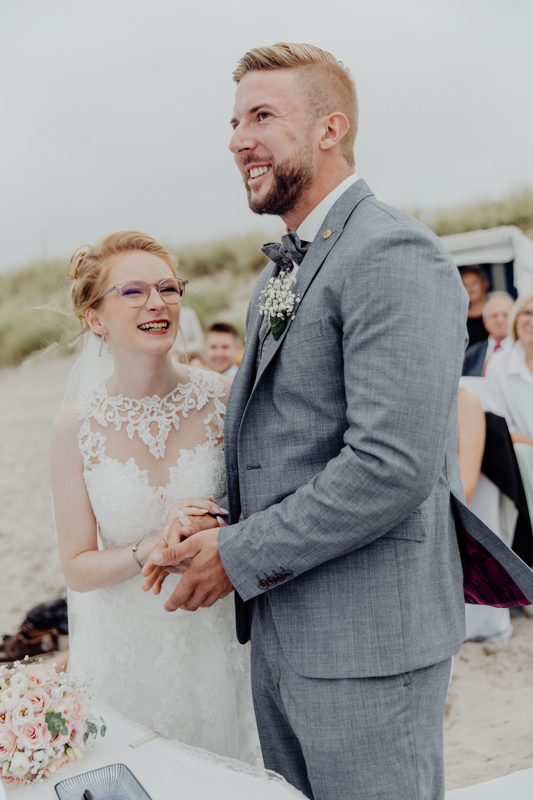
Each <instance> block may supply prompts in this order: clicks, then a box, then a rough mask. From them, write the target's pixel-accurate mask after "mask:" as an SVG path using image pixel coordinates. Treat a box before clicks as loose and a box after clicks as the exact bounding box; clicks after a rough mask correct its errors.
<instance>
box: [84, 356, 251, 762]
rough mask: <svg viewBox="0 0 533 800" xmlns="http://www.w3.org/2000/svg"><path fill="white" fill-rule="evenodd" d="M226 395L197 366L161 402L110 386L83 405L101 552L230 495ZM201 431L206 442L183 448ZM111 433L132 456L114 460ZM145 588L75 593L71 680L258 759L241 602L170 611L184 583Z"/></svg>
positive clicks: (148, 719)
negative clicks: (181, 508)
mask: <svg viewBox="0 0 533 800" xmlns="http://www.w3.org/2000/svg"><path fill="white" fill-rule="evenodd" d="M223 396H224V385H223V383H222V381H221V379H220V377H219V376H218V375H217V373H210V372H206V371H203V370H190V383H188V384H185V385H179V386H177V387H176V389H175V390H174V391H172V392H171V393H170V394H169V395H167V396H166V397H165V398H162V399H160V398H158V397H151V398H145V399H143V400H141V401H138V400H130V399H128V398H124V397H121V396H118V397H110V396H109V395H108V392H107V389H106V387H105V386H99V387H97V388H96V389H95V390H93V391H91V392H89V393H87V394H86V395H83V396H82V397H81V398H80V400H79V402H78V405H77V411H78V416H79V419H80V430H79V435H78V442H79V447H80V452H81V454H82V457H83V464H84V473H83V475H84V480H85V484H86V487H87V492H88V495H89V499H90V501H91V506H92V509H93V512H94V514H95V517H96V520H97V522H98V530H99V536H100V540H101V546H102V547H103V548H105V549H108V548H113V547H123V546H125V545H129V544H131V543H133V542H136V541H138V540H139V539H140V538H141V537H143V538H144V537H147V536H150V535H152V534H153V533H156V532H157V531H159V530H160V529H161V527H162V526H163V523H164V520H165V518H166V515H167V512H168V509H169V507H170V505H171V504H172V503H173V502H175V501H176V500H180V499H186V498H190V497H207V496H213V497H215V498H218V497H221V496H222V495H223V494H224V490H225V474H224V452H223V444H222V433H223V423H224V411H225V406H224V403H223V401H222V398H223ZM198 412H200V415H198ZM192 424H194V425H195V426H196V427H195V430H194V437H193V438H195V439H196V442H197V443H196V444H195V446H194V447H189V448H183V447H180V446H179V445H180V442H181V441H182V437H183V435H184V434H185V433H186V431H187V429H189V430H190V426H191V425H192ZM150 426H153V428H152V430H150ZM154 429H155V430H154ZM197 434H198V436H197ZM111 436H112V437H113V445H114V446H115V447H117V446H118V445H120V452H121V453H122V454H123V456H124V458H123V459H120V458H112V457H111V456H110V454H109V452H108V451H109V445H110V441H111V440H110V437H111ZM202 438H203V441H202ZM136 440H137V446H138V448H139V447H141V450H140V451H139V449H138V450H137V451H136V452H137V453H139V452H140V453H142V452H145V453H148V451H149V453H150V458H149V459H148V460H147V462H145V461H143V464H142V465H140V464H138V463H137V461H136V459H135V458H134V457H131V456H130V455H129V453H131V450H132V446H133V444H135V442H136ZM139 440H140V441H141V442H142V445H139ZM128 442H130V443H132V444H128ZM170 445H171V446H170ZM150 459H151V462H150ZM146 463H151V464H152V465H155V464H160V465H161V466H162V467H164V468H165V469H166V470H167V474H168V481H167V482H166V483H165V485H163V486H153V485H151V484H150V472H151V468H150V467H148V468H144V465H145V464H146ZM142 580H143V579H142V577H141V576H140V575H139V576H136V577H134V578H132V579H131V580H128V581H125V582H124V583H121V584H119V585H118V586H112V587H109V588H106V589H98V590H94V591H92V592H88V593H86V594H83V595H76V600H75V612H74V613H75V624H74V630H75V633H74V636H73V639H72V641H71V655H70V662H69V672H71V673H72V674H74V675H77V676H79V677H88V678H89V679H90V680H91V683H92V687H93V693H94V694H95V698H96V699H97V700H98V701H100V702H103V703H107V704H108V705H110V706H112V707H113V708H116V709H117V711H119V712H120V713H122V714H124V715H125V716H127V717H129V718H130V719H134V720H136V721H138V722H140V723H141V724H143V725H146V726H147V727H149V728H151V729H152V730H157V731H159V732H161V733H162V734H163V735H165V736H167V737H170V738H175V739H178V740H179V741H181V742H184V743H186V744H189V745H192V746H195V747H203V748H205V749H207V750H210V751H212V752H215V753H218V754H219V755H221V756H229V757H232V758H238V759H241V760H244V761H247V762H248V763H252V764H254V763H256V764H257V763H261V759H260V749H259V742H258V738H257V731H256V728H255V719H254V715H253V708H252V700H251V691H250V674H249V669H250V668H249V650H248V648H247V647H242V646H241V645H239V644H238V643H237V640H236V636H235V627H234V626H235V619H234V601H233V596H232V595H230V596H229V597H227V598H225V599H224V600H222V601H219V602H217V603H216V604H215V605H214V606H212V607H211V608H201V609H199V610H198V611H196V612H195V613H194V614H191V613H188V612H186V611H180V610H178V611H177V612H174V613H173V614H169V613H168V612H166V611H165V610H164V608H163V605H164V602H165V600H166V598H167V597H168V596H170V594H171V593H172V591H173V589H174V588H175V586H176V583H177V581H179V576H174V575H170V576H169V577H168V578H167V580H166V582H165V584H164V585H163V589H162V595H160V596H158V597H156V596H154V595H153V594H151V593H144V592H143V591H142V589H141V585H142Z"/></svg>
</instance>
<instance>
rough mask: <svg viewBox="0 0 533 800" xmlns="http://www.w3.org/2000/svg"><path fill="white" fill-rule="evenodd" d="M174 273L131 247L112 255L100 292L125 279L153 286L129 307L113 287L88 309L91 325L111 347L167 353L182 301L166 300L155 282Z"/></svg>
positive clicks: (125, 280)
mask: <svg viewBox="0 0 533 800" xmlns="http://www.w3.org/2000/svg"><path fill="white" fill-rule="evenodd" d="M174 277H175V276H174V274H173V272H172V270H171V269H170V267H169V266H168V264H166V263H165V262H164V261H163V259H161V258H159V257H158V256H155V255H153V254H152V253H146V252H143V251H141V250H134V251H131V252H129V253H121V254H120V255H117V256H114V257H113V259H112V260H111V269H110V271H109V275H108V276H107V280H106V282H105V285H104V287H103V289H102V293H103V292H105V291H106V290H107V289H111V287H112V286H119V285H120V284H123V283H125V282H127V281H144V283H147V284H148V285H149V286H151V287H152V289H151V292H150V297H149V298H148V301H147V302H146V304H145V305H144V306H141V307H140V308H132V307H130V306H128V305H126V303H124V301H123V300H122V298H121V297H120V292H119V291H118V290H115V291H112V292H110V293H109V294H108V295H106V296H105V297H104V298H103V299H102V300H101V301H100V304H99V305H98V307H97V308H96V309H89V311H88V312H87V321H88V323H89V325H90V327H91V328H92V330H93V331H94V332H95V333H97V334H98V335H100V333H104V334H105V337H106V339H107V341H108V342H109V345H110V347H111V349H112V350H116V349H117V348H119V349H125V350H128V351H132V350H133V351H143V352H150V353H153V354H164V353H167V352H168V351H169V350H170V349H171V348H172V345H173V344H174V341H175V339H176V336H177V334H178V326H179V320H180V309H181V303H166V302H165V301H164V300H163V299H162V298H161V297H160V295H159V293H158V291H157V289H156V287H155V285H154V284H158V283H159V282H160V281H163V280H166V279H167V278H174ZM154 323H155V324H154Z"/></svg>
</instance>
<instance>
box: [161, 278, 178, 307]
mask: <svg viewBox="0 0 533 800" xmlns="http://www.w3.org/2000/svg"><path fill="white" fill-rule="evenodd" d="M157 288H158V290H159V294H160V296H161V297H162V298H163V300H164V301H165V303H179V301H180V300H181V298H182V297H183V292H184V289H185V287H184V286H183V284H182V283H181V281H177V280H174V279H172V278H169V279H168V280H166V281H161V283H160V284H159V286H158V287H157Z"/></svg>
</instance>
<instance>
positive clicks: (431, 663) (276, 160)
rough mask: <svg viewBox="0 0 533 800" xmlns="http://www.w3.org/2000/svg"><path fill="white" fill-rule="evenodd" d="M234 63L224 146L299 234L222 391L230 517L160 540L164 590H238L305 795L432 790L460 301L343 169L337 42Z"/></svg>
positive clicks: (412, 230)
mask: <svg viewBox="0 0 533 800" xmlns="http://www.w3.org/2000/svg"><path fill="white" fill-rule="evenodd" d="M234 78H235V81H236V82H237V91H236V101H235V109H234V115H233V120H232V126H233V136H232V139H231V144H230V148H231V150H232V152H233V154H234V158H235V162H236V164H237V167H238V168H239V170H240V172H241V175H242V177H243V180H244V183H245V186H246V191H247V193H248V198H249V204H250V208H251V209H252V210H253V211H254V212H255V213H258V214H278V215H279V216H280V217H281V218H282V220H283V222H284V223H285V225H286V227H287V230H288V231H291V233H290V234H289V235H288V236H284V237H283V240H284V245H285V246H284V247H280V246H276V245H269V246H267V253H268V255H269V256H270V258H271V259H273V260H272V261H271V262H270V263H269V264H268V266H267V267H266V269H265V270H264V272H263V274H262V276H261V277H260V279H259V281H258V283H257V286H256V289H255V291H254V293H253V296H252V300H251V303H250V307H249V313H248V321H247V331H248V336H247V348H246V352H245V356H244V359H243V361H242V364H241V367H240V369H239V372H238V374H237V377H236V379H235V382H234V384H233V388H232V391H231V395H230V401H229V404H228V408H227V414H226V427H225V449H226V470H227V488H228V503H229V509H230V519H231V523H232V524H231V525H230V526H228V527H223V528H217V529H207V530H203V531H201V532H199V533H196V534H195V535H193V536H191V537H190V538H189V539H187V540H186V541H184V542H182V543H181V544H178V545H174V546H171V547H169V548H168V550H165V551H163V553H162V554H159V556H158V557H156V556H154V561H158V563H160V564H178V563H180V562H181V561H183V560H184V559H187V558H191V557H192V562H191V565H190V567H189V568H188V569H187V571H186V573H185V575H184V576H183V577H182V580H181V581H180V583H179V585H178V587H177V589H176V590H175V592H174V594H173V596H172V598H171V599H170V601H168V602H167V605H166V607H167V609H168V610H175V609H177V608H184V609H187V610H195V609H196V608H198V607H199V606H201V605H211V604H212V603H213V602H215V601H216V599H217V598H218V597H219V596H223V595H225V594H226V593H227V592H228V591H229V590H230V589H231V587H232V586H233V587H234V588H235V592H236V603H237V625H238V636H239V639H240V641H241V642H243V643H244V642H246V641H247V640H248V639H249V638H251V640H252V681H253V691H254V704H255V710H256V716H257V722H258V728H259V732H260V738H261V745H262V749H263V754H264V759H265V765H266V766H267V767H268V768H270V769H274V770H277V771H278V772H281V773H282V774H283V775H285V777H286V778H287V779H288V780H289V781H290V782H291V783H292V784H293V785H294V786H296V787H298V788H299V789H301V791H302V792H303V793H304V794H305V795H306V796H307V797H309V798H315V800H330V799H331V800H343V799H344V798H346V799H348V798H353V799H354V800H355V798H357V800H367V799H368V800H370V798H372V799H373V800H378V799H379V800H392V798H394V800H414V798H417V800H430V799H431V800H437V798H442V797H443V796H444V777H443V754H442V724H443V708H444V700H445V696H446V691H447V686H448V681H449V677H450V664H451V656H452V654H453V653H455V652H457V650H458V649H459V648H460V646H461V643H462V641H463V634H464V598H463V576H462V570H461V557H460V553H459V547H458V542H457V535H456V516H455V515H456V514H461V515H462V517H463V519H464V518H465V515H466V516H468V511H467V510H466V509H465V507H464V505H463V504H462V502H461V501H462V500H463V499H464V498H463V492H462V487H461V478H460V473H459V468H458V462H457V456H456V448H457V386H458V380H459V375H460V373H461V365H462V360H463V352H464V347H465V338H466V317H467V310H468V299H467V296H466V293H465V292H464V289H463V288H462V284H461V280H460V277H459V273H458V271H457V268H456V267H455V266H454V264H453V262H452V261H451V259H450V257H449V255H448V254H447V252H446V251H445V250H444V248H443V247H442V245H441V244H440V242H439V240H438V239H437V238H436V237H435V236H434V235H433V234H432V233H431V232H430V231H429V230H428V229H427V228H426V227H425V226H424V225H422V224H421V223H419V222H417V221H416V220H414V219H412V218H411V217H409V216H407V215H405V214H403V213H401V212H399V211H396V210H395V209H393V208H390V207H388V206H385V205H384V204H382V203H380V202H379V201H378V200H376V198H375V197H374V195H373V194H372V192H371V191H370V189H369V188H368V186H367V185H366V184H365V183H364V181H363V180H361V179H358V177H357V176H356V175H355V173H354V156H353V144H354V139H355V135H356V131H357V116H358V114H357V99H356V94H355V86H354V84H353V81H352V79H351V78H350V75H349V72H348V70H347V69H346V68H345V67H344V66H343V65H342V64H341V63H340V62H338V61H337V60H336V59H335V58H334V57H333V56H332V55H331V54H329V53H326V52H324V51H322V50H320V49H318V48H316V47H313V46H311V45H301V44H277V45H274V46H273V47H264V48H258V49H255V50H251V51H250V52H248V53H246V55H245V56H244V57H243V58H242V59H241V61H240V62H239V64H238V66H237V69H236V71H235V73H234ZM294 230H296V234H295V233H294ZM287 270H290V271H291V275H292V279H293V282H292V283H291V284H290V285H289V286H287V282H286V281H285V282H283V281H282V280H281V278H283V277H284V276H286V275H287V272H286V271H287ZM280 276H281V278H280ZM278 278H280V280H279V281H278V282H277V283H274V284H273V285H272V286H273V288H274V289H279V291H280V292H281V301H282V305H283V306H284V307H285V308H287V307H290V305H291V303H292V304H293V310H292V311H291V312H289V311H282V312H280V313H281V316H273V317H272V318H271V319H270V318H269V316H268V315H261V314H260V313H259V308H260V307H261V306H262V307H263V308H265V307H267V308H268V302H269V301H268V297H267V293H266V292H265V287H266V286H267V284H268V281H269V280H270V279H274V281H276V280H277V279H278ZM276 313H277V312H276ZM456 498H457V499H456ZM470 521H471V520H470ZM476 522H477V521H476ZM204 524H205V525H207V524H208V523H207V522H205V523H204ZM457 525H458V526H460V525H461V523H460V521H459V517H457ZM474 527H475V526H474ZM177 531H178V523H177V524H176V527H175V531H174V532H177ZM484 531H485V533H486V532H487V529H484ZM190 532H191V530H190V529H188V530H187V531H186V533H190ZM482 538H483V537H482ZM472 541H473V540H472ZM484 542H485V546H486V547H487V548H488V547H489V544H488V543H487V541H486V540H484ZM493 544H494V543H492V542H491V544H490V546H491V547H492V546H493ZM474 545H475V542H474ZM496 548H497V545H496ZM489 549H490V548H489ZM484 552H486V550H485V551H484ZM524 569H525V568H524ZM521 578H522V579H523V580H526V579H527V576H526V573H523V574H521ZM478 588H479V587H478ZM480 591H481V590H480Z"/></svg>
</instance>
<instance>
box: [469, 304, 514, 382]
mask: <svg viewBox="0 0 533 800" xmlns="http://www.w3.org/2000/svg"><path fill="white" fill-rule="evenodd" d="M512 307H513V298H512V297H511V295H510V294H507V292H492V293H491V294H489V295H488V297H487V299H486V300H485V303H484V305H483V324H484V326H485V328H486V330H487V332H488V334H489V336H488V339H483V340H482V341H480V342H476V343H475V344H473V345H471V346H470V347H469V348H468V349H467V351H466V355H465V360H464V364H463V375H475V376H481V377H483V378H484V377H485V372H486V370H487V366H488V363H489V361H490V359H491V358H492V356H493V355H494V353H497V352H498V350H500V349H501V350H508V349H509V348H510V347H512V346H513V342H512V340H511V338H510V337H509V336H508V332H509V331H508V328H509V325H508V323H509V314H510V313H511V309H512Z"/></svg>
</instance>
